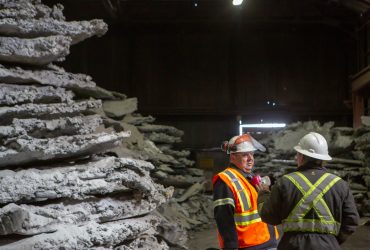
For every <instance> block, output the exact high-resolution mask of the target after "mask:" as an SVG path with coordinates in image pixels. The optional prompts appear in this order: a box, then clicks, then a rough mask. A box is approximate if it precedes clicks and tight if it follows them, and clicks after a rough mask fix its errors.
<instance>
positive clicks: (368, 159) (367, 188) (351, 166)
mask: <svg viewBox="0 0 370 250" xmlns="http://www.w3.org/2000/svg"><path fill="white" fill-rule="evenodd" d="M334 125H335V124H334V122H326V123H324V124H320V123H319V122H317V121H308V122H297V123H293V124H290V125H288V126H287V127H286V128H284V129H282V130H279V131H277V132H272V133H271V134H268V135H267V136H265V137H264V139H262V140H261V142H262V143H263V144H264V145H266V147H267V149H268V151H267V152H266V153H262V154H257V156H256V172H259V173H260V174H261V175H269V176H270V177H273V178H274V179H276V178H279V177H281V176H282V175H283V174H286V173H289V172H292V171H295V170H296V169H297V167H296V162H295V160H294V156H295V154H296V152H295V151H294V149H293V147H294V146H295V145H297V143H298V141H299V140H300V138H301V137H302V136H304V135H305V134H307V133H309V132H311V131H313V132H318V133H320V134H322V135H323V136H324V137H325V138H326V140H327V142H328V146H329V154H330V155H331V156H332V157H333V160H332V161H328V162H326V163H325V167H326V168H327V169H328V171H329V172H331V173H334V174H336V175H338V176H340V177H341V178H343V179H344V180H346V181H347V182H348V184H349V186H350V188H351V191H352V193H353V194H354V197H355V200H356V204H357V207H358V210H359V212H360V215H361V216H364V217H370V117H368V116H363V117H362V126H361V127H360V128H358V129H353V128H351V127H335V126H334Z"/></svg>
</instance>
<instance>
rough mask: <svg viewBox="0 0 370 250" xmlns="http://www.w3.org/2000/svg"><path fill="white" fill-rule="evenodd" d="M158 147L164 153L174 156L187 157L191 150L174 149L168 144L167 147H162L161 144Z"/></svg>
mask: <svg viewBox="0 0 370 250" xmlns="http://www.w3.org/2000/svg"><path fill="white" fill-rule="evenodd" d="M158 148H159V149H160V150H161V151H162V152H163V153H165V154H168V155H172V156H174V157H179V158H185V157H189V155H190V151H188V150H181V151H178V150H173V149H171V148H170V147H168V146H167V145H166V146H165V147H162V146H161V145H158Z"/></svg>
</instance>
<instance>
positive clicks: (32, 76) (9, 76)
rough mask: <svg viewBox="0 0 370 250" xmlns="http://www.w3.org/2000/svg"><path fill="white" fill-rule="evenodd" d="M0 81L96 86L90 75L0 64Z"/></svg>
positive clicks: (76, 87)
mask: <svg viewBox="0 0 370 250" xmlns="http://www.w3.org/2000/svg"><path fill="white" fill-rule="evenodd" d="M0 81H1V82H4V83H39V84H42V85H50V86H54V87H61V88H67V89H72V90H79V89H93V88H95V87H96V84H95V82H93V81H92V79H91V77H90V76H88V75H84V74H72V73H69V72H65V71H63V70H60V69H59V70H48V69H44V70H27V69H22V68H20V67H13V68H6V67H4V66H3V65H1V64H0Z"/></svg>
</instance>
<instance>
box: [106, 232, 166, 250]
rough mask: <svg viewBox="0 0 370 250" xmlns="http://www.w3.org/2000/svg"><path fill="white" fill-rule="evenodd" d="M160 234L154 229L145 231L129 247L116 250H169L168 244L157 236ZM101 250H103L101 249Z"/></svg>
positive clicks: (116, 249) (120, 247)
mask: <svg viewBox="0 0 370 250" xmlns="http://www.w3.org/2000/svg"><path fill="white" fill-rule="evenodd" d="M157 234H158V233H157V232H156V231H154V230H153V229H150V230H148V231H145V233H143V234H141V235H140V236H138V237H137V238H136V239H135V240H134V241H132V242H131V243H130V244H128V245H127V246H125V245H124V246H119V247H116V248H115V250H149V249H150V250H169V249H170V248H169V246H168V245H167V244H166V242H165V241H164V240H162V239H159V237H157V236H155V235H157ZM100 250H101V249H100Z"/></svg>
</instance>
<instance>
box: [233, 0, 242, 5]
mask: <svg viewBox="0 0 370 250" xmlns="http://www.w3.org/2000/svg"><path fill="white" fill-rule="evenodd" d="M242 3H243V0H233V5H241V4H242Z"/></svg>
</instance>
